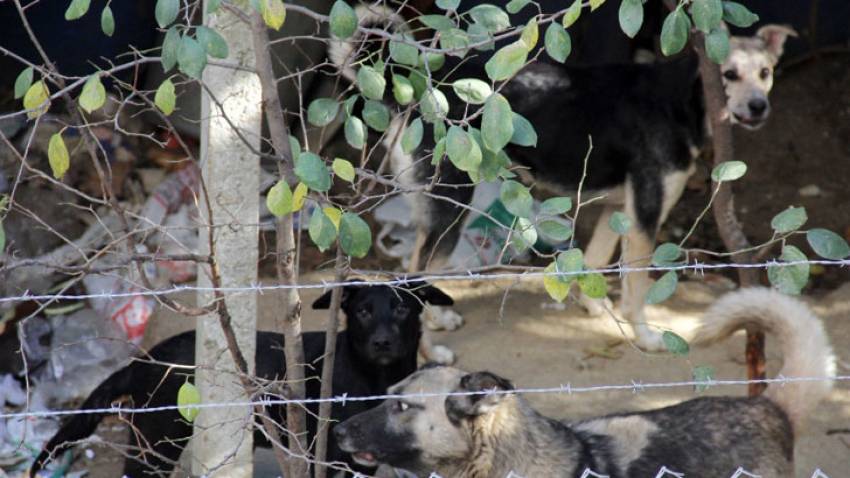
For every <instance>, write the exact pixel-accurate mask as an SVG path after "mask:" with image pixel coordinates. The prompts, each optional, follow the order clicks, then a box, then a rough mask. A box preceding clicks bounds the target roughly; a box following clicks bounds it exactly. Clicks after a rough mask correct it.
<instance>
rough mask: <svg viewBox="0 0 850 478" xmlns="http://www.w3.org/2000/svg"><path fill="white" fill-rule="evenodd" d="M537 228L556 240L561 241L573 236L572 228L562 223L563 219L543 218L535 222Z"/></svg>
mask: <svg viewBox="0 0 850 478" xmlns="http://www.w3.org/2000/svg"><path fill="white" fill-rule="evenodd" d="M537 229H539V230H540V232H541V233H542V234H543V235H544V236H546V237H547V238H549V239H552V240H554V241H556V242H563V241H566V240H567V239H569V238H570V237H572V236H573V229H572V228H571V227H570V226H568V225H566V224H564V223H563V221H556V220H554V219H545V220H543V221H540V223H539V224H537Z"/></svg>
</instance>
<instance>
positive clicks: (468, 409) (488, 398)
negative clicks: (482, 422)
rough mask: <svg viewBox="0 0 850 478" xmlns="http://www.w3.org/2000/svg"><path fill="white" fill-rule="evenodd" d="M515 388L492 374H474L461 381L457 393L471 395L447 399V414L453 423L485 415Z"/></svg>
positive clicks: (453, 396)
mask: <svg viewBox="0 0 850 478" xmlns="http://www.w3.org/2000/svg"><path fill="white" fill-rule="evenodd" d="M511 390H514V386H513V384H512V383H511V382H509V381H508V380H506V379H504V378H502V377H500V376H498V375H496V374H494V373H491V372H473V373H469V374H466V375H464V376H463V377H462V378H461V379H460V386H459V387H458V388H457V389H456V390H455V391H456V392H461V393H468V392H472V393H473V394H471V395H452V396H449V397H447V398H446V413H447V414H448V416H449V419H450V420H452V421H458V420H459V419H460V418H464V417H466V418H469V417H476V416H479V415H484V414H486V413H488V412H490V411H491V410H493V409H494V408H495V407H496V406H498V405H499V403H501V402H502V401H503V400H504V399H505V397H507V396H508V395H509V393H508V392H510V391H511Z"/></svg>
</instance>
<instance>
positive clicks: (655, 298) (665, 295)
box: [646, 271, 679, 343]
mask: <svg viewBox="0 0 850 478" xmlns="http://www.w3.org/2000/svg"><path fill="white" fill-rule="evenodd" d="M678 284H679V278H678V277H677V276H676V271H668V272H667V273H666V274H664V275H663V276H661V278H660V279H658V280H657V281H655V283H654V284H652V286H651V287H650V288H649V292H647V294H646V303H647V304H660V303H661V302H664V301H665V300H667V299H669V298H670V296H671V295H673V292H676V286H677V285H678ZM665 343H666V342H665Z"/></svg>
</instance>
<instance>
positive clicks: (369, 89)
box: [357, 66, 387, 100]
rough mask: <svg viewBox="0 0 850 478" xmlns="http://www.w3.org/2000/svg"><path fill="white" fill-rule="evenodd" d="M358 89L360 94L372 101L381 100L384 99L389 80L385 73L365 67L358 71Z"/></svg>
mask: <svg viewBox="0 0 850 478" xmlns="http://www.w3.org/2000/svg"><path fill="white" fill-rule="evenodd" d="M357 87H358V88H360V93H362V94H363V96H364V97H366V98H368V99H370V100H380V99H381V98H383V97H384V89H385V88H386V87H387V80H386V79H385V78H384V75H383V73H381V72H379V71H377V70H376V69H374V68H372V67H371V66H363V67H361V68H360V70H358V71H357Z"/></svg>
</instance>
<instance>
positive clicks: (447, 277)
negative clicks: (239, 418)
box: [0, 259, 850, 303]
mask: <svg viewBox="0 0 850 478" xmlns="http://www.w3.org/2000/svg"><path fill="white" fill-rule="evenodd" d="M799 265H821V266H835V267H846V266H850V259H840V260H830V259H813V260H805V261H789V262H778V261H775V260H770V261H765V262H758V263H743V264H738V263H718V264H709V263H702V262H699V261H695V262H693V263H688V264H679V265H671V266H645V267H626V266H614V267H605V268H599V269H584V270H581V271H570V272H566V271H565V272H545V271H543V270H542V269H539V270H528V271H522V272H493V273H481V272H471V271H469V272H466V273H457V272H453V273H428V274H422V275H414V274H406V275H403V276H402V277H398V278H396V279H388V280H374V281H373V280H366V279H362V280H361V279H355V280H350V281H340V282H335V281H324V280H323V281H318V282H312V283H301V284H267V285H266V284H261V283H259V284H252V285H249V286H231V287H203V286H196V285H177V286H173V287H169V288H164V289H157V290H139V291H129V292H101V293H87V294H30V293H28V292H25V293H23V294H21V295H17V296H8V297H2V298H0V303H7V302H21V301H29V300H35V301H40V300H83V299H108V298H122V297H135V296H166V295H172V294H178V293H182V292H230V293H239V292H257V293H263V292H266V291H276V290H289V289H297V290H302V289H330V288H335V287H346V286H389V287H399V286H405V285H410V284H417V283H421V282H423V281H426V282H443V281H482V282H484V281H497V280H504V279H520V280H524V279H538V278H544V277H553V276H557V277H570V276H579V275H583V274H594V273H598V274H618V275H621V276H622V275H623V274H629V273H633V272H653V271H693V272H696V273H703V272H704V271H706V270H724V269H767V268H771V267H794V266H799ZM382 274H386V273H382Z"/></svg>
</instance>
